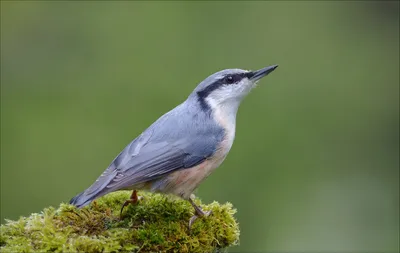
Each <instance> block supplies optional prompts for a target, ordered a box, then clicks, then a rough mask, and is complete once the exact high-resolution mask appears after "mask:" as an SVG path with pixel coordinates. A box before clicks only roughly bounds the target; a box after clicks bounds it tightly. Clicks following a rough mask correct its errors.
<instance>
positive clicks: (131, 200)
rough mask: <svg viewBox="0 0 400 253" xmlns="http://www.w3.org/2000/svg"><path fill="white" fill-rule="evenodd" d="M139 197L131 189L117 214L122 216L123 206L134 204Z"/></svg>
mask: <svg viewBox="0 0 400 253" xmlns="http://www.w3.org/2000/svg"><path fill="white" fill-rule="evenodd" d="M139 199H141V197H138V195H137V191H136V190H133V192H132V194H131V197H130V198H129V199H127V200H125V202H124V204H123V205H122V207H121V212H120V215H119V216H120V217H121V218H122V211H123V210H124V208H125V207H126V206H127V205H129V204H136V203H137V202H138V201H139Z"/></svg>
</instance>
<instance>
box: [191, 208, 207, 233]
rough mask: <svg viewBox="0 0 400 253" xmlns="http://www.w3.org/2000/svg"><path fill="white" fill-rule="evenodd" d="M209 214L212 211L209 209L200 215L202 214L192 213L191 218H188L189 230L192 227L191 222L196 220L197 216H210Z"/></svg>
mask: <svg viewBox="0 0 400 253" xmlns="http://www.w3.org/2000/svg"><path fill="white" fill-rule="evenodd" d="M210 214H212V211H211V210H210V211H207V212H204V214H203V215H202V216H198V215H196V214H195V215H193V216H192V217H191V218H190V220H189V231H190V230H191V228H192V225H193V223H194V222H195V221H196V220H197V218H199V217H208V216H210Z"/></svg>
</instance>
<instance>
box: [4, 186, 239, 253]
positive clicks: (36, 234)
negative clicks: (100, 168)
mask: <svg viewBox="0 0 400 253" xmlns="http://www.w3.org/2000/svg"><path fill="white" fill-rule="evenodd" d="M139 195H141V196H143V198H144V199H143V200H141V201H140V202H139V203H138V204H136V205H129V206H128V207H127V208H125V209H124V212H123V216H122V219H121V218H120V213H119V212H120V208H121V206H122V204H123V202H124V201H125V200H126V199H128V198H129V196H130V193H129V192H127V191H121V192H115V193H111V194H108V195H106V196H104V197H102V198H100V199H98V200H96V201H95V202H93V203H92V204H90V205H89V206H87V207H84V208H82V209H77V208H76V207H74V206H72V205H69V204H64V203H63V204H61V205H60V206H59V208H58V209H55V208H53V207H49V208H46V209H44V210H43V211H42V212H41V213H39V214H36V213H35V214H32V215H31V216H29V217H21V218H20V219H19V220H17V221H11V220H7V221H6V224H5V225H1V227H0V251H1V252H216V251H222V250H224V249H226V248H227V247H229V246H233V245H236V244H237V243H238V240H239V226H238V223H237V222H236V220H235V218H234V216H233V215H234V214H235V212H236V210H235V209H233V207H232V204H230V203H226V204H222V205H221V204H219V203H217V202H213V203H211V204H209V205H203V204H201V202H200V200H199V199H196V200H195V202H196V204H199V205H201V206H202V208H203V209H204V210H212V214H211V215H210V216H208V217H207V218H203V219H197V220H196V222H195V223H194V224H193V226H192V227H191V229H190V230H189V229H188V221H189V219H190V217H191V216H192V215H193V208H192V206H191V205H190V204H189V203H188V202H187V201H185V200H181V199H176V198H173V199H172V198H171V197H168V196H165V195H160V194H153V193H146V192H139Z"/></svg>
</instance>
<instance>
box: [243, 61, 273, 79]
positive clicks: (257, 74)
mask: <svg viewBox="0 0 400 253" xmlns="http://www.w3.org/2000/svg"><path fill="white" fill-rule="evenodd" d="M277 67H278V65H272V66H269V67H266V68H262V69H259V70H255V71H251V72H249V73H247V77H248V78H249V79H250V80H251V81H253V82H255V81H258V80H260V79H261V78H263V77H264V76H266V75H268V74H269V73H271V72H272V71H274V70H275V69H276V68H277Z"/></svg>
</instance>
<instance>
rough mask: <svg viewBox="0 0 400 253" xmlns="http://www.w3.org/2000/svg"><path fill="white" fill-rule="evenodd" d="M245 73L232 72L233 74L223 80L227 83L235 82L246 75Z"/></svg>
mask: <svg viewBox="0 0 400 253" xmlns="http://www.w3.org/2000/svg"><path fill="white" fill-rule="evenodd" d="M245 76H246V75H245V73H238V74H231V75H226V76H225V77H224V78H223V82H224V83H226V84H234V83H238V82H240V81H241V80H242V79H243V78H244V77H245Z"/></svg>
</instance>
